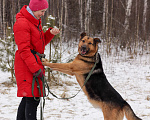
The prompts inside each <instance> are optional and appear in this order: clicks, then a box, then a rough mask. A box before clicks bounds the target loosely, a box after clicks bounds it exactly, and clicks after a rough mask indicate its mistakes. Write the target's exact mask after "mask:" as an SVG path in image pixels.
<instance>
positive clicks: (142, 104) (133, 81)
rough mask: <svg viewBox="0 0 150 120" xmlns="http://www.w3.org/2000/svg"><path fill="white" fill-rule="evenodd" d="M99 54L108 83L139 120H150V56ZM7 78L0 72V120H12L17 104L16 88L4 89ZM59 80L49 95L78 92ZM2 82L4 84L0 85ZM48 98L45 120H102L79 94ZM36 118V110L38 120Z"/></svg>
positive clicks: (8, 74)
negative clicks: (108, 55)
mask: <svg viewBox="0 0 150 120" xmlns="http://www.w3.org/2000/svg"><path fill="white" fill-rule="evenodd" d="M66 47H67V46H66ZM76 50H77V49H76ZM76 50H74V51H75V52H77V51H76ZM101 51H102V50H100V53H101V57H102V61H103V67H104V70H105V74H106V76H107V78H108V80H109V82H110V83H111V84H112V85H113V87H114V88H115V89H116V90H117V91H118V92H119V93H120V94H121V95H122V97H123V98H124V99H125V100H126V101H127V102H128V103H129V104H130V105H131V107H132V108H133V110H134V111H135V113H136V115H137V116H139V117H141V118H142V119H143V120H150V54H145V55H142V56H140V55H138V56H136V59H135V58H134V59H131V58H130V57H128V56H127V55H124V54H121V53H120V54H121V55H122V57H121V55H119V56H116V57H112V56H111V57H106V55H105V54H104V52H101ZM70 54H72V51H70ZM70 54H67V52H66V54H65V55H63V57H64V58H68V57H70V56H71V55H70ZM9 77H10V73H4V72H1V71H0V120H15V119H16V113H17V108H18V105H19V103H20V100H21V98H18V97H16V96H17V95H16V94H17V92H16V91H17V87H16V85H15V84H14V85H10V86H9V85H6V83H8V84H9V81H10V80H9ZM60 78H61V79H62V80H63V82H62V83H64V86H51V91H53V92H54V93H55V94H57V95H58V96H60V95H61V94H62V93H63V92H64V91H66V92H65V95H66V96H72V95H74V94H76V93H77V92H78V90H79V89H80V87H79V85H78V84H77V82H76V79H75V77H74V76H63V75H60ZM66 81H71V82H72V84H71V85H70V84H68V85H67V84H65V82H66ZM3 82H5V84H2V83H3ZM60 82H61V81H60ZM48 98H49V99H46V105H45V110H44V118H45V120H103V114H102V112H101V110H100V109H95V108H93V106H92V105H91V104H90V103H89V102H88V100H87V98H86V96H85V95H84V93H83V92H82V91H81V92H80V93H79V94H78V95H77V96H76V97H75V98H72V99H70V100H60V99H56V98H54V97H53V96H51V95H49V97H48ZM39 114H40V108H38V120H39V116H40V115H39ZM124 120H126V119H125V118H124Z"/></svg>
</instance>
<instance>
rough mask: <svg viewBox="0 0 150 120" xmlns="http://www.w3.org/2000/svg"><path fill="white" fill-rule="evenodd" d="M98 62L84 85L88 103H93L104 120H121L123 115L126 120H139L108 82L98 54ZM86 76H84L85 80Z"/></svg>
mask: <svg viewBox="0 0 150 120" xmlns="http://www.w3.org/2000/svg"><path fill="white" fill-rule="evenodd" d="M98 61H99V62H98V63H97V65H96V67H95V69H94V71H93V73H92V75H91V77H90V79H89V80H88V82H87V83H86V85H85V87H86V91H87V93H88V95H89V101H95V102H93V103H94V106H97V107H100V108H101V109H102V111H103V114H104V118H105V120H122V119H123V116H124V113H125V115H126V118H127V119H128V120H141V119H140V118H138V117H137V116H136V115H135V114H134V112H133V110H132V109H131V107H130V105H129V104H128V103H127V102H126V101H125V100H124V99H123V98H122V97H121V95H120V94H119V93H118V92H117V91H116V90H115V89H114V88H113V87H112V86H111V84H110V83H109V82H108V80H107V78H106V76H105V74H104V70H103V67H102V62H101V58H100V55H99V54H98ZM87 75H88V74H85V78H86V77H87Z"/></svg>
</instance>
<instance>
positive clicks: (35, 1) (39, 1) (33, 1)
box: [29, 0, 48, 11]
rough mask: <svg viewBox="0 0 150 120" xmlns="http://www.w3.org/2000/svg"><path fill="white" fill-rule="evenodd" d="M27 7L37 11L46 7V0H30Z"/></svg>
mask: <svg viewBox="0 0 150 120" xmlns="http://www.w3.org/2000/svg"><path fill="white" fill-rule="evenodd" d="M29 8H30V9H31V10H32V11H38V10H43V9H46V8H48V2H47V0H30V3H29Z"/></svg>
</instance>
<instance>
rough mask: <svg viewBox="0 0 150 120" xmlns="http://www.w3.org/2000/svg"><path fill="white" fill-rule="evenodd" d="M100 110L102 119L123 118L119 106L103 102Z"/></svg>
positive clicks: (118, 119) (120, 119) (116, 119)
mask: <svg viewBox="0 0 150 120" xmlns="http://www.w3.org/2000/svg"><path fill="white" fill-rule="evenodd" d="M102 111H103V115H104V120H123V117H124V112H123V111H122V110H121V108H120V107H117V106H112V105H109V104H105V105H104V106H103V108H102Z"/></svg>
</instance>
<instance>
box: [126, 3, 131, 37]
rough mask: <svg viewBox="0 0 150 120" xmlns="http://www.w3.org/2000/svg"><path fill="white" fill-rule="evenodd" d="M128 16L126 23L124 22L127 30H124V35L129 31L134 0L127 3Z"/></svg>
mask: <svg viewBox="0 0 150 120" xmlns="http://www.w3.org/2000/svg"><path fill="white" fill-rule="evenodd" d="M126 6H127V7H126V16H125V22H124V27H125V30H124V33H125V34H126V33H127V31H128V29H129V18H130V15H131V7H132V0H127V3H126Z"/></svg>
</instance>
